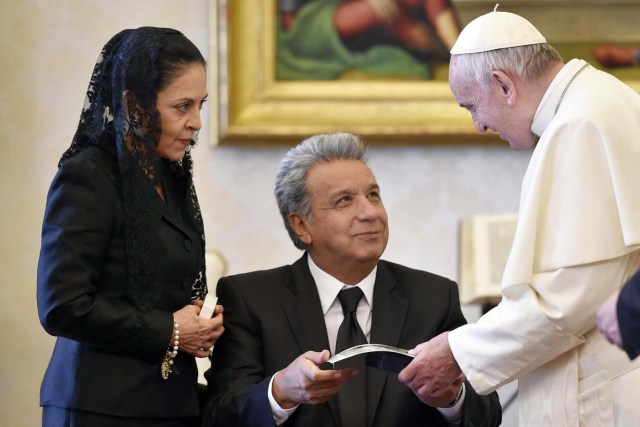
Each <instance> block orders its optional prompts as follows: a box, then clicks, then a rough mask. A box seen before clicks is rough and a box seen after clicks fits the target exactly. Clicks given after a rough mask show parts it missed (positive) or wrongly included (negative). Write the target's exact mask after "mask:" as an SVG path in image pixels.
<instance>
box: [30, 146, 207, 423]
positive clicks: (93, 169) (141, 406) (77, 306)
mask: <svg viewBox="0 0 640 427" xmlns="http://www.w3.org/2000/svg"><path fill="white" fill-rule="evenodd" d="M116 165H117V163H116V159H115V157H114V156H113V155H111V154H109V153H107V152H106V151H103V150H100V149H98V148H89V149H87V150H85V151H84V152H82V153H80V154H78V155H76V156H75V157H73V158H71V159H69V160H68V161H67V162H66V163H64V164H63V165H62V167H61V168H60V169H59V171H58V173H57V174H56V177H55V178H54V180H53V183H52V184H51V188H50V190H49V195H48V198H47V207H46V212H45V218H44V224H43V229H42V248H41V252H40V261H39V263H38V310H39V314H40V320H41V322H42V325H43V326H44V328H45V329H46V330H47V332H49V333H50V334H52V335H55V336H57V337H58V338H57V340H56V344H55V348H54V350H53V355H52V356H51V361H50V362H49V367H48V368H47V371H46V373H45V376H44V379H43V381H42V387H41V390H40V404H41V405H48V406H57V407H62V408H75V409H81V410H85V411H91V412H97V413H102V414H107V415H116V416H124V417H187V416H196V415H197V414H198V409H199V408H198V395H197V375H198V372H197V367H196V363H195V359H194V358H193V357H192V356H189V355H187V354H185V353H178V357H177V358H176V361H175V363H176V365H175V366H176V369H175V370H176V371H179V372H180V374H179V375H177V373H173V374H171V375H170V376H169V379H168V380H166V381H164V380H163V379H162V378H161V376H160V364H161V362H162V358H163V356H164V354H165V353H166V351H167V348H168V345H169V340H170V339H171V332H172V329H173V321H172V314H171V313H172V312H173V311H176V310H178V309H180V308H182V307H184V306H185V305H188V304H189V303H190V296H191V284H192V283H193V281H194V278H195V277H196V275H197V274H198V272H199V271H200V268H201V267H202V265H201V261H200V260H201V255H202V251H203V250H204V249H203V248H202V244H201V243H200V239H199V236H198V234H197V233H196V231H195V228H194V227H193V226H188V225H187V224H185V223H184V221H182V220H180V218H178V216H177V215H175V214H174V213H173V212H172V210H171V209H169V208H168V207H169V206H171V205H172V203H173V204H176V205H177V204H179V203H186V200H184V199H180V197H179V196H178V195H177V194H178V192H177V189H175V188H172V187H171V186H168V187H167V188H166V189H165V191H166V195H167V200H168V202H169V205H165V204H164V203H162V201H161V199H160V198H156V199H157V200H156V203H155V205H153V206H151V207H150V212H151V213H150V215H151V217H150V218H147V220H148V221H154V222H157V223H158V230H157V232H158V242H157V251H158V254H159V256H160V259H159V260H158V261H159V265H160V268H161V271H160V273H161V274H160V275H159V276H160V279H161V280H160V281H159V283H157V284H156V288H155V289H154V294H155V295H156V298H155V300H157V301H156V302H155V303H154V304H153V309H152V310H149V311H146V312H143V311H141V310H140V309H138V308H136V306H135V305H134V304H133V303H132V301H131V300H130V299H129V297H128V292H127V289H128V286H129V280H128V276H127V268H126V257H127V254H126V251H125V230H124V216H123V210H122V203H121V199H120V193H119V190H118V189H119V186H118V179H119V173H118V169H117V166H116ZM138 172H139V173H140V174H142V171H141V170H140V171H138ZM141 181H142V182H144V180H141ZM149 191H153V192H155V190H154V189H153V187H152V186H151V184H150V183H149Z"/></svg>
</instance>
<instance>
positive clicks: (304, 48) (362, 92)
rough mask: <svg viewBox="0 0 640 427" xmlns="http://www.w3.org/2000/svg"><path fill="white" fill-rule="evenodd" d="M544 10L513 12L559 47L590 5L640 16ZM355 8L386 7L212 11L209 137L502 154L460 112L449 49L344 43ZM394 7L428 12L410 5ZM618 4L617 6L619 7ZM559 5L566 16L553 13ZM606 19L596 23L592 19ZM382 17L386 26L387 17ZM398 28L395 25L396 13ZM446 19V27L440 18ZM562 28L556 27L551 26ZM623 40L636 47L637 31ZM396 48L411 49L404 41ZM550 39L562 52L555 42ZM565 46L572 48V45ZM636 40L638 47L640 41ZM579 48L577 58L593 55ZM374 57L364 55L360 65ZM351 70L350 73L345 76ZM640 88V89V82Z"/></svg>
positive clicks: (461, 8) (481, 5)
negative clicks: (462, 148)
mask: <svg viewBox="0 0 640 427" xmlns="http://www.w3.org/2000/svg"><path fill="white" fill-rule="evenodd" d="M438 2H440V3H442V4H448V5H450V6H451V8H452V9H453V13H454V17H455V19H457V20H458V22H459V25H460V24H461V25H464V24H466V23H467V22H469V21H470V20H471V19H473V18H474V17H476V16H479V15H481V14H483V13H486V12H487V11H490V10H492V9H493V6H494V5H495V4H494V2H488V1H479V0H458V1H456V0H438V1H437V2H436V1H433V2H432V1H430V2H428V3H438ZM540 2H541V0H537V1H515V0H514V1H512V2H510V3H509V6H510V7H511V9H510V10H509V11H512V12H515V13H521V14H522V15H523V16H526V17H527V18H529V16H530V15H532V14H533V16H534V18H533V19H530V20H531V21H532V22H533V23H534V25H536V26H539V28H540V30H541V31H542V32H543V33H545V34H547V33H548V32H550V33H551V34H553V35H554V36H555V35H558V34H559V33H558V31H555V29H557V28H561V26H562V25H563V24H562V20H561V19H560V20H559V21H557V20H555V19H551V20H550V19H549V14H557V15H558V16H563V15H562V14H563V13H565V12H566V13H569V14H573V16H575V12H576V11H577V10H585V5H584V4H585V3H590V4H595V5H596V6H598V5H599V6H601V7H604V6H606V10H607V12H606V13H607V14H610V15H612V16H613V17H614V18H615V17H616V16H629V15H628V13H629V12H630V10H628V6H629V5H630V4H631V6H634V5H635V7H636V8H637V7H638V6H640V4H639V3H640V2H638V1H632V2H630V1H629V0H627V1H620V2H615V1H613V2H603V1H601V0H586V1H578V0H567V1H564V2H546V1H545V4H547V5H548V6H549V7H546V8H540V7H534V4H535V5H537V6H539V3H540ZM346 3H349V4H350V5H351V4H354V5H355V4H358V3H361V4H365V3H366V4H372V3H376V4H384V3H385V2H384V1H382V2H368V1H365V0H241V1H240V0H211V4H210V11H211V19H210V25H211V30H210V31H211V40H210V43H211V44H210V46H211V52H210V54H211V58H210V60H209V63H210V64H211V65H210V76H211V79H212V84H211V85H210V89H211V91H212V95H213V96H212V98H213V100H214V102H212V104H211V114H212V115H211V120H210V126H211V134H212V140H213V141H214V143H215V144H222V145H274V144H275V145H291V144H294V143H297V142H299V141H300V140H301V139H302V138H304V137H307V136H309V135H313V134H317V133H325V132H338V131H345V132H352V133H355V134H358V135H361V136H363V137H364V138H365V139H366V140H367V141H369V142H371V143H384V144H394V145H396V144H438V145H452V144H454V145H455V144H465V145H466V144H496V145H497V144H503V143H504V142H502V141H501V140H500V139H499V138H498V137H497V136H496V135H495V134H479V133H478V132H477V131H476V129H475V127H474V125H473V122H472V120H471V117H470V115H469V113H468V112H467V111H466V110H464V109H462V108H460V107H459V106H458V105H457V103H456V102H455V99H454V97H453V95H452V93H451V91H450V89H449V86H448V83H447V81H446V80H447V72H448V66H447V62H448V60H447V57H446V52H447V51H448V49H447V50H444V52H445V55H442V51H443V46H442V40H443V38H442V37H441V40H440V42H441V43H440V44H439V45H438V43H433V39H434V32H433V31H429V30H428V25H426V27H427V30H423V31H422V33H416V32H414V34H413V36H415V37H413V39H414V40H417V42H419V43H422V45H421V46H426V48H424V49H423V52H422V53H420V52H418V53H416V50H417V49H416V48H415V46H414V45H410V47H411V48H409V47H407V46H409V44H401V43H396V45H395V46H392V47H391V48H389V47H388V46H387V45H385V42H384V40H382V41H381V39H380V38H381V37H382V38H384V37H385V35H384V34H382V35H381V34H376V33H375V32H374V31H367V32H364V31H363V32H362V33H358V36H359V38H355V40H356V41H355V42H354V41H353V40H354V38H351V39H349V43H348V42H347V38H346V37H342V35H343V34H344V33H343V32H342V31H345V29H344V28H343V27H340V28H338V25H339V22H340V21H339V19H338V18H337V16H336V15H335V11H336V10H337V9H338V8H339V6H344V5H345V4H346ZM386 3H389V2H386ZM390 3H393V4H396V5H401V4H405V3H407V4H413V3H415V4H424V5H426V4H428V3H427V2H419V1H404V0H403V1H397V2H396V1H395V0H394V1H391V2H390ZM604 3H606V5H605V4H604ZM611 3H616V4H617V6H614V7H612V6H611ZM553 4H555V5H560V6H553V7H551V5H553ZM512 6H515V10H513V7H512ZM554 7H555V9H554ZM426 8H427V7H426V6H424V9H426ZM559 8H565V9H566V11H563V10H560V9H559ZM616 8H617V9H616ZM625 8H627V9H626V10H625ZM541 9H542V10H541ZM616 10H617V15H616V13H615V12H616ZM634 10H635V9H634ZM601 12H602V10H600V11H596V12H595V13H596V15H594V16H598V15H597V13H601ZM327 13H333V14H334V15H330V16H327ZM377 13H378V16H381V15H380V14H384V13H385V11H382V12H381V11H377ZM402 13H404V12H403V11H401V14H402ZM323 14H324V15H323ZM405 15H406V14H405ZM355 16H359V17H362V16H364V15H363V14H362V13H360V14H359V15H355ZM392 16H394V17H397V16H398V11H397V10H396V11H395V15H394V14H392ZM555 16H556V15H554V18H555ZM634 16H640V15H634ZM428 18H429V17H428V16H426V13H425V16H422V17H418V18H416V21H417V20H418V19H422V22H423V23H424V22H427V24H428ZM438 19H440V20H442V15H441V16H440V17H439V18H438ZM584 19H586V20H587V21H588V20H589V19H592V18H589V17H588V16H587V17H586V18H584ZM567 20H569V17H567ZM549 21H551V24H552V25H551V28H549V25H547V27H545V28H542V26H543V25H542V23H545V24H546V23H548V22H549ZM556 21H557V26H553V23H554V22H556ZM343 22H346V23H347V24H349V25H351V24H353V22H354V21H353V19H348V17H347V19H346V20H344V21H343ZM618 22H619V21H618ZM349 25H348V26H347V27H348V28H347V29H346V31H360V29H359V28H360V27H358V28H356V29H354V28H353V25H351V27H349ZM585 25H586V24H585ZM423 26H424V25H423ZM618 26H619V25H618ZM330 27H331V28H330ZM356 27H357V26H356ZM405 27H406V26H405ZM633 28H634V30H633V31H632V33H634V34H637V33H638V30H637V29H635V27H633ZM554 31H555V32H554ZM566 33H567V34H574V33H570V32H568V31H567V32H566ZM620 33H621V34H625V36H624V37H627V38H628V35H629V32H628V31H627V32H622V31H621V32H620ZM350 34H353V33H350ZM416 34H417V35H416ZM386 36H387V37H388V36H389V35H388V34H387V35H386ZM392 36H393V37H396V36H398V37H396V39H399V40H404V39H403V38H402V37H403V34H400V35H398V34H393V35H392ZM455 36H457V34H455ZM621 37H622V36H621ZM633 37H635V35H634V36H633ZM405 38H406V37H405ZM444 38H446V37H444ZM547 38H548V40H549V41H550V42H551V43H552V44H554V43H553V37H549V36H547ZM558 40H563V41H564V42H569V43H571V40H570V39H567V38H566V37H565V35H560V36H559V38H558ZM637 40H638V41H639V45H640V37H638V39H637ZM614 41H621V42H624V43H631V42H632V41H633V40H627V39H625V40H614ZM429 43H430V44H429ZM581 43H582V42H580V43H578V44H577V47H578V48H585V46H586V45H584V43H582V44H581ZM371 46H375V47H374V48H373V49H372V48H371ZM571 46H572V47H574V48H575V46H573V45H571ZM364 51H366V53H367V54H366V55H363V54H362V52H364ZM373 51H375V53H373V54H372V52H373ZM561 53H562V52H561ZM421 55H422V56H421ZM363 57H366V58H364V59H363ZM585 59H588V58H585ZM345 63H346V64H348V65H349V66H348V67H345V66H344V64H345ZM354 64H355V65H354ZM421 67H424V68H421ZM634 76H635V74H630V75H625V76H623V77H622V78H624V79H625V80H626V81H630V84H632V86H633V87H634V88H636V89H638V88H640V85H638V84H637V82H636V81H635V80H636V79H635V77H634ZM637 80H638V81H640V75H639V76H638V78H637Z"/></svg>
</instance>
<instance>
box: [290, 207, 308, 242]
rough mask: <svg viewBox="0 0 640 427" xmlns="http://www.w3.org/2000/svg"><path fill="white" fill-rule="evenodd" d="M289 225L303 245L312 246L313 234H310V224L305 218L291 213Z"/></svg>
mask: <svg viewBox="0 0 640 427" xmlns="http://www.w3.org/2000/svg"><path fill="white" fill-rule="evenodd" d="M289 225H291V228H292V229H293V232H294V233H296V236H298V239H300V241H301V242H302V243H304V244H305V245H309V244H311V234H309V230H308V228H307V226H308V223H307V221H306V220H305V219H304V218H302V217H301V216H300V215H298V214H297V213H294V212H291V213H289Z"/></svg>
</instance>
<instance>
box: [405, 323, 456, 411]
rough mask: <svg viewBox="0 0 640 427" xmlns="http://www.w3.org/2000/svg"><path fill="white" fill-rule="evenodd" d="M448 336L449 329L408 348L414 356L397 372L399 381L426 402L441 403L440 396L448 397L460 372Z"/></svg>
mask: <svg viewBox="0 0 640 427" xmlns="http://www.w3.org/2000/svg"><path fill="white" fill-rule="evenodd" d="M448 337H449V332H444V333H442V334H440V335H438V336H437V337H435V338H432V339H431V340H430V341H427V342H425V343H422V344H419V345H418V346H416V348H414V349H413V350H411V354H413V355H414V356H415V359H414V360H412V361H411V363H409V365H408V366H407V367H406V368H404V369H403V370H402V371H400V373H399V374H398V380H400V381H401V382H403V383H405V384H406V385H407V386H408V387H409V388H410V389H411V390H413V393H414V394H415V395H416V396H418V398H419V399H420V400H421V401H423V402H425V403H427V404H431V403H429V402H432V403H436V402H437V403H439V404H441V403H442V402H441V401H440V400H441V399H440V398H443V397H444V396H447V398H448V397H450V396H449V394H450V393H451V390H452V388H451V386H452V384H454V383H455V382H456V381H459V379H460V376H461V374H462V371H461V370H460V367H459V366H458V363H457V362H456V359H454V357H453V353H452V352H451V348H450V347H449V339H448ZM458 388H459V387H456V388H455V389H456V390H457V389H458ZM454 398H455V396H454ZM445 400H446V399H445ZM451 400H453V399H451ZM447 403H448V402H447ZM445 405H446V403H445Z"/></svg>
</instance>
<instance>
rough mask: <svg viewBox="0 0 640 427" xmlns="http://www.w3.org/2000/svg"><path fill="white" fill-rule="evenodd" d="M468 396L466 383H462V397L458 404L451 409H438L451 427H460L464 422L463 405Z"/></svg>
mask: <svg viewBox="0 0 640 427" xmlns="http://www.w3.org/2000/svg"><path fill="white" fill-rule="evenodd" d="M466 395H467V388H466V387H465V385H464V383H462V395H461V396H460V400H458V402H456V404H455V405H453V406H452V407H450V408H436V409H437V410H438V411H440V414H441V415H442V416H443V417H444V419H445V420H446V421H447V424H449V425H450V426H451V427H455V426H458V425H459V424H460V421H462V405H463V404H464V398H465V396H466Z"/></svg>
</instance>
